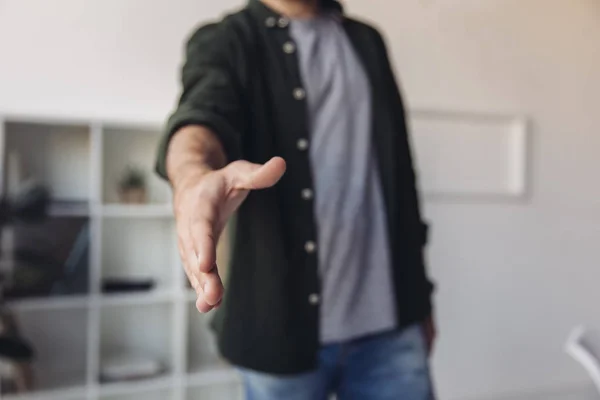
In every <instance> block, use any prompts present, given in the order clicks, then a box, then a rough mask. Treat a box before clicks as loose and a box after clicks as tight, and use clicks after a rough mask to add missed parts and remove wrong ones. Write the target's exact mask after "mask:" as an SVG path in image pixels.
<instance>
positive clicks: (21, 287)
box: [1, 217, 91, 302]
mask: <svg viewBox="0 0 600 400" xmlns="http://www.w3.org/2000/svg"><path fill="white" fill-rule="evenodd" d="M90 231H91V229H90V221H89V219H88V218H87V217H49V218H47V219H45V220H44V221H42V222H39V223H35V224H25V223H17V224H15V225H14V226H13V227H12V228H11V229H10V230H9V231H8V233H9V234H10V235H9V238H10V244H9V245H7V248H8V250H7V251H6V254H4V255H3V256H2V257H1V258H2V264H3V269H4V271H7V276H8V278H7V282H6V283H5V288H4V296H5V298H6V299H8V300H17V299H25V298H37V299H39V300H40V302H41V301H43V300H44V299H45V298H47V299H48V300H52V299H56V298H59V297H68V296H80V295H83V294H87V293H88V292H89V272H90V262H89V261H90V260H89V254H90V244H91V243H90V237H91V232H90ZM9 253H10V254H9Z"/></svg>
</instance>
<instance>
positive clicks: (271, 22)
mask: <svg viewBox="0 0 600 400" xmlns="http://www.w3.org/2000/svg"><path fill="white" fill-rule="evenodd" d="M276 23H277V19H276V18H275V17H269V18H267V19H266V20H265V25H266V26H267V28H273V27H274V26H275V24H276Z"/></svg>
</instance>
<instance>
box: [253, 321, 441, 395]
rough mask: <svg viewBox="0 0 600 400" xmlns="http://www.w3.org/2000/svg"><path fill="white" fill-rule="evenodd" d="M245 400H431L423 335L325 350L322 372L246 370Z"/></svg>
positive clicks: (415, 331) (409, 333)
mask: <svg viewBox="0 0 600 400" xmlns="http://www.w3.org/2000/svg"><path fill="white" fill-rule="evenodd" d="M241 375H242V379H243V382H244V390H245V393H246V400H328V399H329V398H330V396H331V395H336V397H337V399H338V400H431V399H432V398H433V396H432V392H433V390H432V385H431V379H430V376H429V362H428V354H427V349H426V344H425V340H424V337H423V332H422V329H421V326H420V325H414V326H411V327H409V328H406V329H404V330H402V331H400V332H392V333H385V334H380V335H374V336H372V337H368V338H365V339H360V340H356V341H351V342H347V343H342V344H332V345H327V346H324V347H322V348H321V350H320V351H319V355H318V366H317V369H316V370H314V371H312V372H309V373H306V374H300V375H290V376H288V375H285V376H278V375H269V374H264V373H259V372H255V371H249V370H241Z"/></svg>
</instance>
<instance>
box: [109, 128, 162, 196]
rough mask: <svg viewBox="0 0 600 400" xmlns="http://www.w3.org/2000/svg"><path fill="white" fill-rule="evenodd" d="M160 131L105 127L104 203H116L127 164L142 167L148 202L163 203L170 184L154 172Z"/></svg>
mask: <svg viewBox="0 0 600 400" xmlns="http://www.w3.org/2000/svg"><path fill="white" fill-rule="evenodd" d="M160 136H161V132H160V130H159V129H135V128H133V129H132V128H121V127H117V126H108V127H104V130H103V163H102V164H103V180H102V198H103V202H104V203H106V204H111V203H119V202H120V199H119V190H118V183H119V180H120V179H121V177H122V176H123V173H124V172H125V171H126V170H127V168H129V167H135V168H138V169H141V170H142V171H143V172H144V173H145V176H146V190H147V193H146V195H147V201H148V203H151V204H156V203H158V204H166V203H168V202H169V200H170V189H169V186H168V185H167V184H166V182H164V181H163V180H161V179H160V178H159V177H158V176H157V175H156V174H155V173H154V163H155V157H156V151H157V149H158V143H159V141H160Z"/></svg>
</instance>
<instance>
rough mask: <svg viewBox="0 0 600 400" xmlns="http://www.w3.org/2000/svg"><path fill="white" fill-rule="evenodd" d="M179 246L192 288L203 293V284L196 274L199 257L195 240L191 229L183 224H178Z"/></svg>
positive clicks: (197, 292) (198, 292)
mask: <svg viewBox="0 0 600 400" xmlns="http://www.w3.org/2000/svg"><path fill="white" fill-rule="evenodd" d="M178 233H179V240H178V243H177V244H178V248H179V256H180V257H181V261H182V263H183V269H184V271H185V274H186V275H187V278H188V280H189V282H190V285H191V286H192V289H194V291H195V292H196V295H198V294H200V293H201V290H202V285H201V282H200V281H199V280H198V277H197V276H196V271H197V268H196V265H197V260H198V257H196V252H195V251H194V247H193V242H192V239H191V236H190V234H189V229H188V228H187V226H186V227H184V228H182V227H181V224H178Z"/></svg>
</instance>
